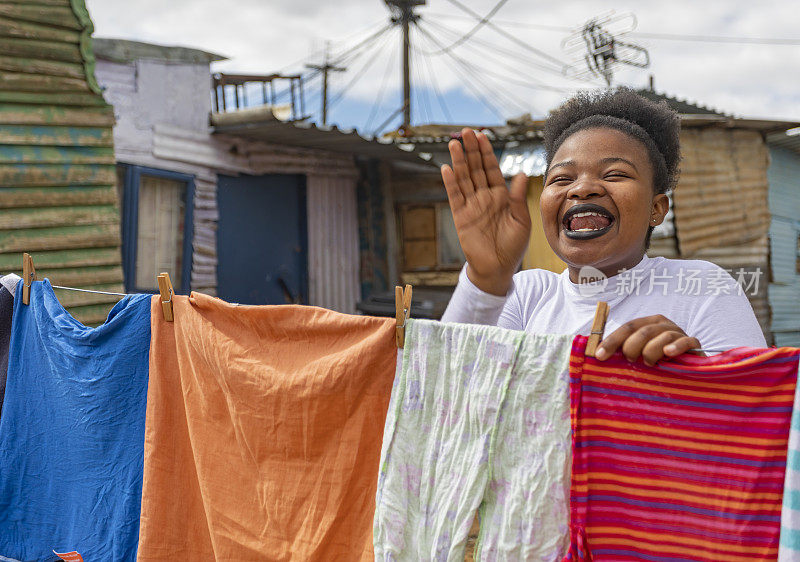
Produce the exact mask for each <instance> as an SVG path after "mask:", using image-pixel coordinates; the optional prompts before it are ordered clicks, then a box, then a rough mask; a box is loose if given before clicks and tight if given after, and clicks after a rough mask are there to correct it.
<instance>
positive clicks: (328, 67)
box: [306, 47, 347, 125]
mask: <svg viewBox="0 0 800 562" xmlns="http://www.w3.org/2000/svg"><path fill="white" fill-rule="evenodd" d="M306 68H313V69H314V70H319V71H320V72H322V124H323V125H327V124H328V72H344V71H345V70H347V68H345V67H343V66H334V65H332V64H330V62H328V48H327V47H326V48H325V62H324V64H321V65H320V64H307V65H306Z"/></svg>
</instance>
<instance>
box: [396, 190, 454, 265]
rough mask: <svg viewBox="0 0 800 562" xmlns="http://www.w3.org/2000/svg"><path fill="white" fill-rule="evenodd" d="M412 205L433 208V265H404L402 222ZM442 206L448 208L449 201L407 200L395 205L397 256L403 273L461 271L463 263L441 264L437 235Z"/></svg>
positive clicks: (403, 226) (403, 228)
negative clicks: (434, 253) (398, 247)
mask: <svg viewBox="0 0 800 562" xmlns="http://www.w3.org/2000/svg"><path fill="white" fill-rule="evenodd" d="M414 207H428V208H433V235H434V238H433V241H434V245H435V248H436V265H435V266H433V267H417V268H409V267H407V266H406V261H405V259H406V258H405V244H406V236H405V224H404V217H405V214H406V212H407V210H408V209H411V208H414ZM442 208H449V203H448V202H447V201H408V202H404V203H400V204H398V205H397V214H396V216H397V224H398V226H399V233H398V234H399V235H398V240H399V241H400V243H401V247H400V248H401V251H400V252H399V255H398V258H399V261H400V271H401V272H403V273H426V272H436V273H447V272H454V271H461V269H462V268H463V267H464V264H463V263H462V264H460V265H455V264H447V265H444V264H442V261H441V260H442V255H441V253H442V252H441V246H440V236H439V213H440V212H441V209H442Z"/></svg>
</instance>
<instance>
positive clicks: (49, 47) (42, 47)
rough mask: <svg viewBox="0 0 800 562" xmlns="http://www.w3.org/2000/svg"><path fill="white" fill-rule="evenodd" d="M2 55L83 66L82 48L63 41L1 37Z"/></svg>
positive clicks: (0, 48) (0, 49) (0, 50)
mask: <svg viewBox="0 0 800 562" xmlns="http://www.w3.org/2000/svg"><path fill="white" fill-rule="evenodd" d="M0 53H3V54H4V55H5V56H8V57H23V58H30V59H40V60H41V59H44V60H52V61H62V62H72V63H77V64H80V65H83V57H82V56H81V51H80V48H79V47H78V46H77V45H75V44H73V43H64V42H63V41H42V40H40V39H24V38H14V39H11V38H8V37H0Z"/></svg>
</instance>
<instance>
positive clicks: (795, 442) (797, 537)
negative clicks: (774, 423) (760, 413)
mask: <svg viewBox="0 0 800 562" xmlns="http://www.w3.org/2000/svg"><path fill="white" fill-rule="evenodd" d="M797 560H800V386H798V387H797V390H796V391H795V395H794V412H792V428H791V430H789V451H788V453H787V456H786V480H785V482H784V485H783V510H782V511H781V546H780V549H779V550H778V562H797Z"/></svg>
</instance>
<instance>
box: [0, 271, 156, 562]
mask: <svg viewBox="0 0 800 562" xmlns="http://www.w3.org/2000/svg"><path fill="white" fill-rule="evenodd" d="M21 291H22V283H20V284H19V286H18V287H17V293H16V299H15V300H16V303H17V306H15V307H14V316H13V321H12V332H11V344H10V350H9V365H8V381H7V385H6V395H5V402H4V405H3V415H2V418H0V554H2V555H3V556H6V557H8V558H13V559H18V560H41V559H45V558H46V557H48V556H52V554H53V551H54V550H55V551H56V552H70V551H77V552H79V553H80V554H81V555H82V556H83V559H84V560H86V562H95V561H112V560H113V561H115V562H121V561H128V560H130V561H134V560H136V545H137V542H138V538H139V514H140V504H141V495H142V462H143V457H144V424H145V406H146V402H147V379H148V355H149V350H150V298H151V297H150V295H130V296H127V297H125V298H124V299H122V300H121V301H120V302H119V303H117V305H116V306H115V307H114V308H113V309H112V310H111V312H110V313H109V315H108V319H107V320H106V322H105V323H104V324H103V325H102V326H100V327H98V328H87V327H86V326H84V325H83V324H81V323H80V322H78V321H77V320H75V319H74V318H73V317H72V316H71V315H70V314H69V313H68V312H67V311H66V310H65V309H64V307H62V306H61V304H60V303H59V302H58V299H57V298H56V296H55V294H54V293H53V288H52V286H51V285H50V282H49V281H48V280H46V279H45V280H44V281H41V282H40V281H36V282H34V283H33V286H32V288H31V296H30V304H29V305H27V306H25V305H22V293H21Z"/></svg>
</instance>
